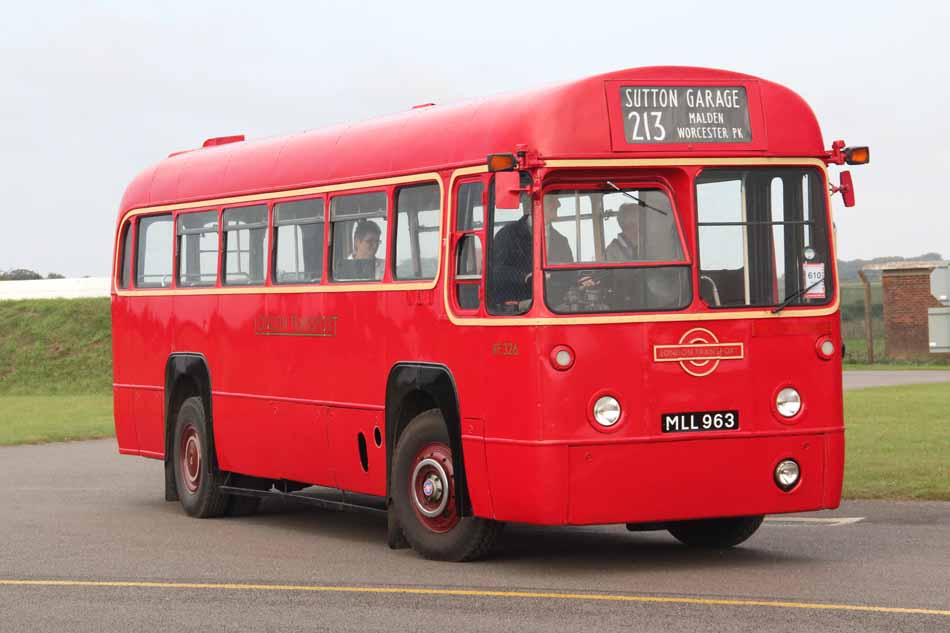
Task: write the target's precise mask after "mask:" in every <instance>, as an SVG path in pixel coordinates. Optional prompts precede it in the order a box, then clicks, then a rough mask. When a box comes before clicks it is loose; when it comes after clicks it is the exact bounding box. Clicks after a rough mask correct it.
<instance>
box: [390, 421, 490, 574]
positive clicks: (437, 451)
mask: <svg viewBox="0 0 950 633" xmlns="http://www.w3.org/2000/svg"><path fill="white" fill-rule="evenodd" d="M392 496H393V508H392V510H391V511H392V512H395V513H396V518H397V519H398V522H399V526H400V527H401V528H402V531H403V534H404V535H405V537H406V540H407V541H408V542H409V545H410V546H412V549H414V550H416V551H417V552H418V553H419V554H421V555H422V556H424V557H426V558H429V559H433V560H447V561H465V560H474V559H476V558H480V557H482V556H484V555H485V554H487V553H488V552H489V551H490V550H491V548H492V547H493V545H494V543H495V540H496V539H497V537H498V534H499V532H500V530H501V524H499V523H498V522H496V521H491V520H488V519H479V518H475V517H462V516H460V515H459V512H458V503H457V490H456V465H455V461H454V459H453V456H452V449H451V448H450V447H449V434H448V431H447V429H446V427H445V421H444V420H443V419H442V413H441V412H440V411H439V410H438V409H430V410H429V411H425V412H423V413H420V414H419V415H417V416H416V417H415V418H413V420H412V421H411V422H410V423H409V426H408V427H406V430H405V431H404V432H403V433H402V435H401V436H400V437H399V441H398V443H397V444H396V451H395V456H394V459H393V476H392Z"/></svg>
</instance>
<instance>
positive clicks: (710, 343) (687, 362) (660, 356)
mask: <svg viewBox="0 0 950 633" xmlns="http://www.w3.org/2000/svg"><path fill="white" fill-rule="evenodd" d="M744 357H745V346H744V345H743V344H742V343H721V342H720V341H719V339H718V338H717V337H716V335H715V334H713V333H712V332H711V331H710V330H707V329H706V328H701V327H695V328H693V329H691V330H688V331H687V332H686V333H684V334H683V336H681V337H680V340H679V342H678V343H676V344H675V345H654V346H653V360H654V362H657V363H679V365H680V367H682V368H683V371H685V372H686V373H687V374H689V375H691V376H696V377H698V378H701V377H703V376H708V375H709V374H711V373H713V372H714V371H716V369H717V368H718V367H719V363H720V362H722V361H724V360H737V359H741V358H744Z"/></svg>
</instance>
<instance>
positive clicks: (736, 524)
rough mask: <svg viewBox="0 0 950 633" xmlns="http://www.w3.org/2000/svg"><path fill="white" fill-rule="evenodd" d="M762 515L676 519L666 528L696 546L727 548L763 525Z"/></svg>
mask: <svg viewBox="0 0 950 633" xmlns="http://www.w3.org/2000/svg"><path fill="white" fill-rule="evenodd" d="M763 518H764V517H763V516H762V515H758V516H751V517H731V518H727V519H700V520H696V521H674V522H672V523H669V524H667V526H666V529H668V530H669V531H670V534H672V535H673V536H675V537H676V539H677V540H679V541H680V542H681V543H684V544H686V545H691V546H694V547H712V548H726V547H734V546H736V545H738V544H739V543H741V542H743V541H744V540H746V539H747V538H749V537H750V536H752V535H753V534H755V531H756V530H758V529H759V526H760V525H762V519H763Z"/></svg>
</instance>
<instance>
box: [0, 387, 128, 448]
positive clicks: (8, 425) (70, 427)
mask: <svg viewBox="0 0 950 633" xmlns="http://www.w3.org/2000/svg"><path fill="white" fill-rule="evenodd" d="M113 435H115V427H114V426H113V424H112V396H110V395H109V394H94V395H85V396H84V395H58V396H36V395H32V396H0V446H9V445H13V444H35V443H38V442H65V441H68V440H90V439H95V438H99V437H112V436H113Z"/></svg>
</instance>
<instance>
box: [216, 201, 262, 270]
mask: <svg viewBox="0 0 950 633" xmlns="http://www.w3.org/2000/svg"><path fill="white" fill-rule="evenodd" d="M252 207H264V221H263V222H258V223H257V224H254V225H243V226H241V227H240V228H232V229H230V230H228V229H227V228H225V222H224V218H225V216H226V215H227V213H228V212H229V211H240V210H242V209H250V208H252ZM270 207H271V204H270V202H268V201H260V202H252V203H249V204H241V205H236V206H228V207H222V208H221V210H220V214H219V216H218V228H219V231H220V233H221V235H220V237H219V238H218V251H219V259H220V261H219V272H218V277H219V279H220V285H221V286H222V287H224V286H227V287H235V288H243V287H251V288H253V287H259V286H265V285H267V276H268V272H269V271H268V268H269V261H268V260H269V259H270V258H269V257H268V253H269V252H270V248H269V246H270V225H271V221H270V220H271V217H270V214H271V208H270ZM260 228H263V229H264V245H263V249H264V276H263V278H262V279H261V281H259V282H248V283H235V282H231V283H228V281H227V275H228V268H227V266H228V233H231V232H235V231H242V230H255V229H260ZM238 257H240V251H238ZM248 260H250V248H249V249H248Z"/></svg>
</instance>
